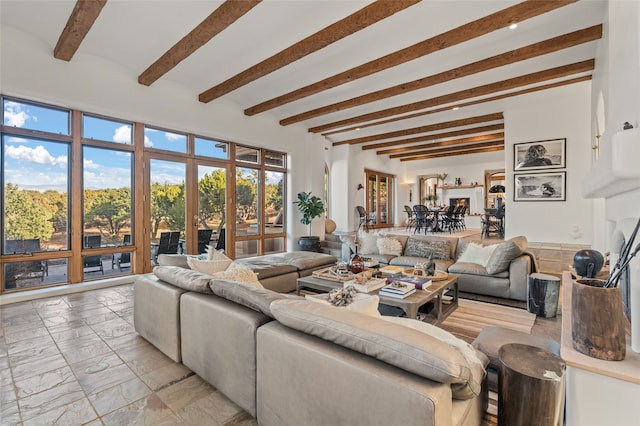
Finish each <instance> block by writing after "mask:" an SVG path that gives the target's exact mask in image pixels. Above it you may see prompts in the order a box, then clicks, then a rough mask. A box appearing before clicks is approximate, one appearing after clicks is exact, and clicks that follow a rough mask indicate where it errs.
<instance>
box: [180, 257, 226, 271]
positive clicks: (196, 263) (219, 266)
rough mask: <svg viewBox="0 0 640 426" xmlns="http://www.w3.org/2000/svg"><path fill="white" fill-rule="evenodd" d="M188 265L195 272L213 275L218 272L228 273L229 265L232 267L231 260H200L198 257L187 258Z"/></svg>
mask: <svg viewBox="0 0 640 426" xmlns="http://www.w3.org/2000/svg"><path fill="white" fill-rule="evenodd" d="M225 257H226V256H225ZM187 263H188V264H189V267H190V268H191V269H193V270H196V271H198V272H202V273H203V274H209V275H213V274H214V273H216V272H222V271H226V270H227V268H228V267H229V265H231V259H227V260H200V259H198V258H197V257H187Z"/></svg>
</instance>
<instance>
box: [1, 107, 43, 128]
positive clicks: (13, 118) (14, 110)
mask: <svg viewBox="0 0 640 426" xmlns="http://www.w3.org/2000/svg"><path fill="white" fill-rule="evenodd" d="M30 118H31V119H34V120H35V119H36V118H35V117H31V116H29V114H27V113H26V112H25V111H23V110H22V105H20V104H19V103H16V102H5V104H4V124H5V125H7V126H12V127H23V126H24V123H26V121H27V120H29V119H30Z"/></svg>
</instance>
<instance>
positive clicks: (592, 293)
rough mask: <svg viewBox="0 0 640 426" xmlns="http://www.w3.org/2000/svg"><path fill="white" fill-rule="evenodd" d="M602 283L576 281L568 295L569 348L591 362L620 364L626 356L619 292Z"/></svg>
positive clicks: (592, 280)
mask: <svg viewBox="0 0 640 426" xmlns="http://www.w3.org/2000/svg"><path fill="white" fill-rule="evenodd" d="M604 283H605V281H603V280H596V279H582V280H576V281H575V283H574V284H573V286H572V291H571V337H572V339H573V348H574V349H575V350H577V351H578V352H580V353H583V354H585V355H588V356H590V357H592V358H598V359H604V360H607V361H621V360H623V359H624V357H625V355H626V336H625V332H624V313H623V308H622V290H621V289H620V287H613V288H603V285H604Z"/></svg>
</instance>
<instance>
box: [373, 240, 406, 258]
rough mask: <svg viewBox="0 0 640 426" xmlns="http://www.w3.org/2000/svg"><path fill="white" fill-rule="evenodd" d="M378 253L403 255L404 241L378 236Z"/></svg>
mask: <svg viewBox="0 0 640 426" xmlns="http://www.w3.org/2000/svg"><path fill="white" fill-rule="evenodd" d="M376 246H377V247H378V253H380V254H388V255H392V256H402V243H401V242H400V241H398V240H396V239H395V238H390V237H378V241H376Z"/></svg>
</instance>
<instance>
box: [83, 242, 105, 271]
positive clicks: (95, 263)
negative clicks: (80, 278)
mask: <svg viewBox="0 0 640 426" xmlns="http://www.w3.org/2000/svg"><path fill="white" fill-rule="evenodd" d="M101 245H102V237H101V236H100V235H85V237H84V248H96V247H100V246H101ZM89 268H98V269H97V270H94V271H87V269H89ZM98 271H100V272H102V275H104V267H103V266H102V255H97V256H84V272H85V273H86V272H98Z"/></svg>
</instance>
